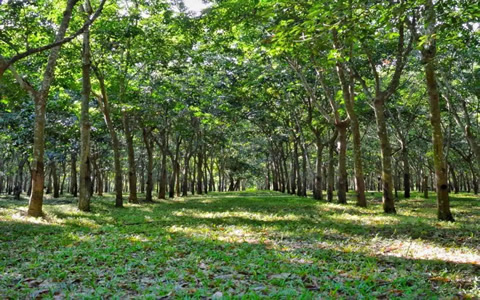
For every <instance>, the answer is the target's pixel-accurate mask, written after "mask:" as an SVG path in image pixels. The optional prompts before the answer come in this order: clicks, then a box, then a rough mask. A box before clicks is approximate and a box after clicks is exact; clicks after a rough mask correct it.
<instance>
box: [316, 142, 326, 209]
mask: <svg viewBox="0 0 480 300" xmlns="http://www.w3.org/2000/svg"><path fill="white" fill-rule="evenodd" d="M316 143H317V161H316V165H315V167H316V172H315V185H314V189H313V198H314V199H316V200H323V190H322V188H323V186H322V152H323V147H324V145H323V143H322V140H321V138H320V136H317V139H316Z"/></svg>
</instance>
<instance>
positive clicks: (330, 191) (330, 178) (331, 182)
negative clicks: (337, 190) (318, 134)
mask: <svg viewBox="0 0 480 300" xmlns="http://www.w3.org/2000/svg"><path fill="white" fill-rule="evenodd" d="M336 139H337V131H335V135H334V137H333V138H332V139H331V140H330V142H329V147H328V172H327V173H328V174H327V201H328V202H333V187H334V180H335V177H334V172H335V160H334V153H335V140H336Z"/></svg>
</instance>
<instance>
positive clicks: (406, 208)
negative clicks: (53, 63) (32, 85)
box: [0, 191, 480, 299]
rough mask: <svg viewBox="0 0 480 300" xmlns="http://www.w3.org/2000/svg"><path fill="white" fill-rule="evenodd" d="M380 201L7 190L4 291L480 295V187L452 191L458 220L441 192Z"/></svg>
mask: <svg viewBox="0 0 480 300" xmlns="http://www.w3.org/2000/svg"><path fill="white" fill-rule="evenodd" d="M413 196H414V197H412V198H411V199H407V200H406V199H402V200H400V201H399V202H397V208H398V212H399V213H398V215H396V216H391V215H385V214H383V213H382V212H381V207H380V203H379V202H378V200H379V198H380V195H379V194H378V193H375V194H372V193H369V198H370V199H369V200H370V203H369V204H370V206H369V208H367V209H362V208H357V207H355V206H354V205H353V199H351V200H350V201H349V204H348V205H338V204H331V203H325V202H317V201H314V200H312V199H305V198H299V197H295V196H288V195H283V194H279V193H274V192H253V191H249V192H241V193H224V194H219V193H213V194H209V195H208V196H203V197H200V196H195V197H193V196H192V197H188V198H178V199H173V200H166V201H158V202H156V203H154V204H140V205H132V204H127V205H126V208H124V209H116V208H114V207H113V203H114V200H113V197H112V196H105V197H103V198H98V197H96V198H94V199H93V211H92V212H91V213H83V212H79V211H78V210H77V209H76V205H75V200H74V199H73V198H71V197H64V198H61V199H59V200H53V199H47V200H46V201H45V202H46V203H45V207H44V208H45V212H46V218H45V219H34V218H27V217H25V216H24V212H25V210H26V207H25V205H26V200H22V201H15V200H12V199H10V198H8V199H7V198H5V197H4V198H1V199H0V231H1V233H0V295H2V298H12V299H15V298H36V297H39V298H46V299H49V298H86V299H100V298H116V299H125V298H146V299H159V298H162V297H165V298H202V297H213V298H220V297H224V298H231V297H234V298H237V297H238V298H247V299H252V298H253V299H255V298H261V297H268V298H282V299H283V298H303V299H311V298H318V297H321V298H361V297H362V296H363V297H364V298H453V297H459V298H460V297H466V298H469V297H472V298H475V297H480V199H479V198H478V197H476V196H473V195H467V194H460V195H455V196H453V195H452V211H453V213H454V215H455V217H456V220H457V222H455V223H446V222H438V221H437V220H436V212H435V201H434V197H433V196H432V195H431V197H430V199H428V200H425V199H422V198H420V197H419V196H420V195H417V194H415V193H414V195H413Z"/></svg>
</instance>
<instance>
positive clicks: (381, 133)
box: [374, 93, 396, 214]
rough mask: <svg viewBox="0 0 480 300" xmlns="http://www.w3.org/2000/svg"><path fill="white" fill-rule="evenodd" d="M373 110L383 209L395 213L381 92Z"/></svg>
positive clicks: (389, 154)
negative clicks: (380, 172) (380, 169)
mask: <svg viewBox="0 0 480 300" xmlns="http://www.w3.org/2000/svg"><path fill="white" fill-rule="evenodd" d="M374 110H375V120H376V123H377V134H378V139H379V141H380V152H381V159H382V189H383V198H382V202H383V211H384V212H385V213H389V214H395V213H396V209H395V202H394V198H393V179H392V150H391V146H390V141H389V140H388V131H387V124H386V121H385V99H384V97H383V93H380V95H378V96H377V98H376V99H375V101H374Z"/></svg>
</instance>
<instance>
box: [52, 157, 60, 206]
mask: <svg viewBox="0 0 480 300" xmlns="http://www.w3.org/2000/svg"><path fill="white" fill-rule="evenodd" d="M51 172H52V178H53V198H58V197H60V180H59V178H58V173H57V163H56V162H55V161H53V163H52V171H51Z"/></svg>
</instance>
